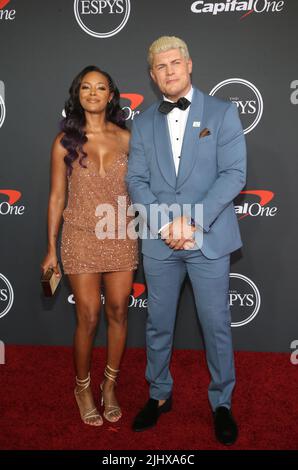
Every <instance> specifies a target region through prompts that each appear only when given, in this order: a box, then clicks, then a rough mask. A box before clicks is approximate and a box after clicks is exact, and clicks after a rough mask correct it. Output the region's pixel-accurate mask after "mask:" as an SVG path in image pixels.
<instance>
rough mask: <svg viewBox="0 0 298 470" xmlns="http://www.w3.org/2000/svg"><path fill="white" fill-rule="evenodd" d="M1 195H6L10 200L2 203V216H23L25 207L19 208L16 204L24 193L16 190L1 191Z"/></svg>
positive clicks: (0, 207)
mask: <svg viewBox="0 0 298 470" xmlns="http://www.w3.org/2000/svg"><path fill="white" fill-rule="evenodd" d="M1 194H4V195H5V196H6V198H8V200H5V201H2V202H0V215H23V214H24V210H25V206H18V205H16V202H17V201H18V200H19V199H20V198H21V196H22V193H20V191H15V190H14V189H0V201H1V199H2V197H1Z"/></svg>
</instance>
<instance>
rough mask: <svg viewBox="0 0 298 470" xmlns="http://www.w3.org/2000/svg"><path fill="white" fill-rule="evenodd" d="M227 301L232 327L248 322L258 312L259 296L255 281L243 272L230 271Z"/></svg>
mask: <svg viewBox="0 0 298 470" xmlns="http://www.w3.org/2000/svg"><path fill="white" fill-rule="evenodd" d="M229 303H230V307H231V315H232V323H231V325H232V327H239V326H244V325H247V324H248V323H250V322H251V321H252V320H253V319H254V318H255V317H256V315H257V314H258V312H259V310H260V306H261V296H260V292H259V289H258V288H257V286H256V285H255V283H254V282H253V281H252V280H251V279H249V278H248V277H246V276H243V274H238V273H230V291H229Z"/></svg>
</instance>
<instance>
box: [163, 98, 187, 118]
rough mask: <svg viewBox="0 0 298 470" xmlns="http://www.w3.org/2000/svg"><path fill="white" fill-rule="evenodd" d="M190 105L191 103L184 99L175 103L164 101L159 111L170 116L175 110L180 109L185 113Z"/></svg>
mask: <svg viewBox="0 0 298 470" xmlns="http://www.w3.org/2000/svg"><path fill="white" fill-rule="evenodd" d="M189 105H190V101H188V99H187V98H184V97H183V98H179V100H178V101H176V102H175V103H172V102H171V101H162V103H161V104H160V105H159V108H158V111H160V112H161V113H162V114H168V113H169V112H170V111H172V109H174V108H179V109H182V110H183V111H185V110H186V109H187V108H188V106H189Z"/></svg>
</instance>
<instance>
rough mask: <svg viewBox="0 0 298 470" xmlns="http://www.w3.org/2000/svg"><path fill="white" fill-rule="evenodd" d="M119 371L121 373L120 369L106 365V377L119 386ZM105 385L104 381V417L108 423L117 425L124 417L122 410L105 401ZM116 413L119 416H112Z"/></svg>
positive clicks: (102, 398)
mask: <svg viewBox="0 0 298 470" xmlns="http://www.w3.org/2000/svg"><path fill="white" fill-rule="evenodd" d="M119 371H120V369H112V367H110V366H108V365H106V367H105V371H104V376H105V377H106V378H107V379H109V380H112V382H115V385H117V382H116V378H117V375H118V372H119ZM103 385H104V381H103V382H102V383H101V384H100V389H101V406H104V412H103V415H104V417H105V419H106V420H107V421H110V423H116V421H118V420H119V419H120V418H121V416H122V413H121V408H120V406H118V405H113V404H111V403H108V402H107V400H104V397H103ZM115 413H118V416H111V415H113V414H114V415H115Z"/></svg>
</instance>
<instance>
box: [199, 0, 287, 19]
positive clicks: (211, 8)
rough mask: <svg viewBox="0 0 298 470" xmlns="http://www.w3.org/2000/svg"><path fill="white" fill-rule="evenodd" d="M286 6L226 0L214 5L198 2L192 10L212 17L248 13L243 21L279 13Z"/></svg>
mask: <svg viewBox="0 0 298 470" xmlns="http://www.w3.org/2000/svg"><path fill="white" fill-rule="evenodd" d="M284 4H285V2H284V1H281V0H277V1H271V0H249V1H247V2H243V1H239V0H226V1H225V2H214V3H211V2H204V1H196V2H193V3H192V4H191V7H190V9H191V11H192V12H193V13H211V14H212V15H217V14H218V13H231V12H235V11H236V12H239V11H241V12H243V11H245V12H246V13H244V15H242V16H241V17H240V19H241V20H242V19H243V18H246V17H247V16H248V15H251V14H252V13H279V12H281V11H282V10H283V7H284Z"/></svg>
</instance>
